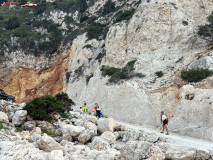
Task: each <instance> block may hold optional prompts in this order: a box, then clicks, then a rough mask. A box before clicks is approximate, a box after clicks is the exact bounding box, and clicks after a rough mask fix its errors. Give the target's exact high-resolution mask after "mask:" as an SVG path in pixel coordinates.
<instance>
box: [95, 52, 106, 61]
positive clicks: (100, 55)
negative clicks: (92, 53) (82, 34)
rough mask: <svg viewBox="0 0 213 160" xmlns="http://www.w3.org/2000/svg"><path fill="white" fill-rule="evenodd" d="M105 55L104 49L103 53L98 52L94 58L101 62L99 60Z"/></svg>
mask: <svg viewBox="0 0 213 160" xmlns="http://www.w3.org/2000/svg"><path fill="white" fill-rule="evenodd" d="M105 55H106V51H104V52H103V53H102V52H101V53H99V54H98V56H97V57H96V58H95V60H98V62H99V63H101V60H102V59H103V58H104V56H105Z"/></svg>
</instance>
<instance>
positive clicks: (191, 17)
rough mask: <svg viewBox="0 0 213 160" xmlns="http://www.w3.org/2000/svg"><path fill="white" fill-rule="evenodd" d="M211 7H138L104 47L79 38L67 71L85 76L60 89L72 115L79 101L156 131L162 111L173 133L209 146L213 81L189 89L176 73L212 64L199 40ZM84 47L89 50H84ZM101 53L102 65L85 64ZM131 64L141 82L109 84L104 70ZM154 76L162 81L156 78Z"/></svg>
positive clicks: (161, 4)
mask: <svg viewBox="0 0 213 160" xmlns="http://www.w3.org/2000/svg"><path fill="white" fill-rule="evenodd" d="M211 6H213V2H212V1H187V2H186V1H178V0H174V1H166V0H161V1H149V2H148V1H142V2H141V4H140V5H139V7H138V8H137V9H136V12H135V14H134V15H133V17H132V18H131V20H129V21H123V22H121V23H116V24H114V25H112V26H111V27H110V29H109V32H108V34H107V37H106V40H105V46H104V47H103V46H102V42H98V41H95V40H93V41H87V38H86V37H85V35H82V36H79V37H78V38H77V39H76V40H75V41H74V42H73V45H72V50H73V55H72V58H71V60H70V64H69V70H70V71H74V70H76V69H77V68H78V67H80V66H83V67H84V68H85V70H84V72H83V73H82V75H83V76H80V77H78V79H77V80H76V77H75V75H74V74H73V77H72V76H71V77H70V79H69V83H68V84H67V83H65V85H66V87H65V88H64V91H66V92H67V93H68V94H69V95H70V96H71V98H73V99H75V101H76V102H77V106H76V110H77V109H78V108H79V106H81V105H82V103H83V101H87V102H88V105H89V106H91V107H92V106H94V103H95V102H97V103H99V104H100V106H101V107H102V109H103V113H104V114H105V115H107V116H112V117H114V118H116V119H119V120H122V121H127V122H132V123H141V124H148V125H153V126H155V127H160V117H159V113H160V111H161V110H165V112H166V113H167V114H168V116H169V118H170V123H169V128H170V130H171V131H173V132H178V133H180V134H186V135H189V136H194V137H198V138H205V139H210V140H213V136H212V135H213V126H212V122H213V119H212V116H211V113H212V112H213V110H212V101H213V99H212V96H211V95H212V91H213V90H212V78H213V77H210V78H208V79H206V80H204V81H202V82H201V83H199V84H190V85H187V84H186V83H185V82H184V81H182V80H181V78H180V71H181V70H182V69H184V68H187V66H188V65H189V64H191V63H193V62H194V61H196V60H197V59H199V58H200V57H204V58H206V59H212V53H213V52H212V50H211V49H209V47H208V46H207V43H206V42H205V41H203V40H202V39H200V38H199V37H198V36H197V30H198V25H200V24H205V23H206V17H207V16H208V15H209V14H210V13H211V12H212V10H211ZM85 43H87V44H90V45H91V46H92V49H91V48H90V49H86V48H84V46H85ZM206 46H207V47H206ZM101 47H102V48H104V50H105V51H106V56H105V57H104V58H103V59H102V61H101V63H99V62H98V61H97V60H96V61H94V60H91V61H89V62H88V61H86V59H88V58H90V57H91V58H92V59H94V58H96V57H97V55H98V54H97V52H100V51H99V50H100V49H101ZM74 50H75V51H74ZM78 59H79V61H77V60H78ZM134 59H137V62H136V64H135V66H136V71H137V72H140V73H143V74H145V75H146V76H145V77H144V78H133V79H131V80H128V81H123V83H120V84H107V82H108V79H109V78H107V77H103V76H102V75H101V71H100V67H101V66H102V65H109V66H111V67H123V66H125V64H126V63H127V62H129V61H131V60H134ZM208 62H209V61H208ZM208 62H207V63H208ZM208 64H209V63H208ZM210 67H212V64H211V65H208V66H207V68H210ZM157 71H163V73H164V76H163V77H162V78H158V77H157V76H156V75H155V72H157ZM90 75H93V77H92V78H90V79H89V83H88V84H87V83H86V80H87V78H88V77H89V76H90ZM189 94H193V95H194V98H193V99H192V100H189V99H187V95H189Z"/></svg>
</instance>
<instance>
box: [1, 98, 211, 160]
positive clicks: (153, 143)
mask: <svg viewBox="0 0 213 160" xmlns="http://www.w3.org/2000/svg"><path fill="white" fill-rule="evenodd" d="M24 105H25V104H24V103H22V104H15V103H9V102H5V101H0V124H1V125H0V127H1V130H0V159H1V160H83V159H87V160H116V159H117V160H142V159H149V160H206V159H208V160H210V159H213V143H211V142H207V141H202V140H196V139H190V138H187V137H183V138H182V137H178V136H177V135H173V134H172V135H169V136H166V135H163V134H160V133H157V132H155V131H152V130H149V129H146V128H143V127H140V126H134V125H131V124H127V123H122V122H117V121H115V120H114V119H112V118H100V119H99V120H98V119H97V118H96V117H95V116H92V115H88V116H87V117H86V116H85V117H82V116H80V115H79V113H77V112H70V113H69V117H68V118H62V117H61V116H60V115H59V114H57V113H55V114H54V118H55V120H54V122H51V123H50V122H47V121H38V120H33V119H32V118H30V117H29V116H27V112H26V111H25V110H22V108H23V106H24Z"/></svg>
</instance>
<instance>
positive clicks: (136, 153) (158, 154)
mask: <svg viewBox="0 0 213 160" xmlns="http://www.w3.org/2000/svg"><path fill="white" fill-rule="evenodd" d="M164 158H165V156H164V154H163V152H162V151H161V149H160V148H159V147H156V146H154V145H153V144H151V143H149V142H144V141H128V142H127V143H126V145H125V146H124V147H123V148H122V149H121V154H120V155H119V157H118V159H131V160H139V159H149V160H156V159H158V160H163V159H164Z"/></svg>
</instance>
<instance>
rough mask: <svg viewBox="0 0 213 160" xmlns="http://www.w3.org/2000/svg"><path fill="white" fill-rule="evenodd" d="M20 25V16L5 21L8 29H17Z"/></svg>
mask: <svg viewBox="0 0 213 160" xmlns="http://www.w3.org/2000/svg"><path fill="white" fill-rule="evenodd" d="M19 26H20V23H19V21H18V17H11V18H9V20H8V21H7V22H6V23H5V28H6V29H15V28H18V27H19Z"/></svg>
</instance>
